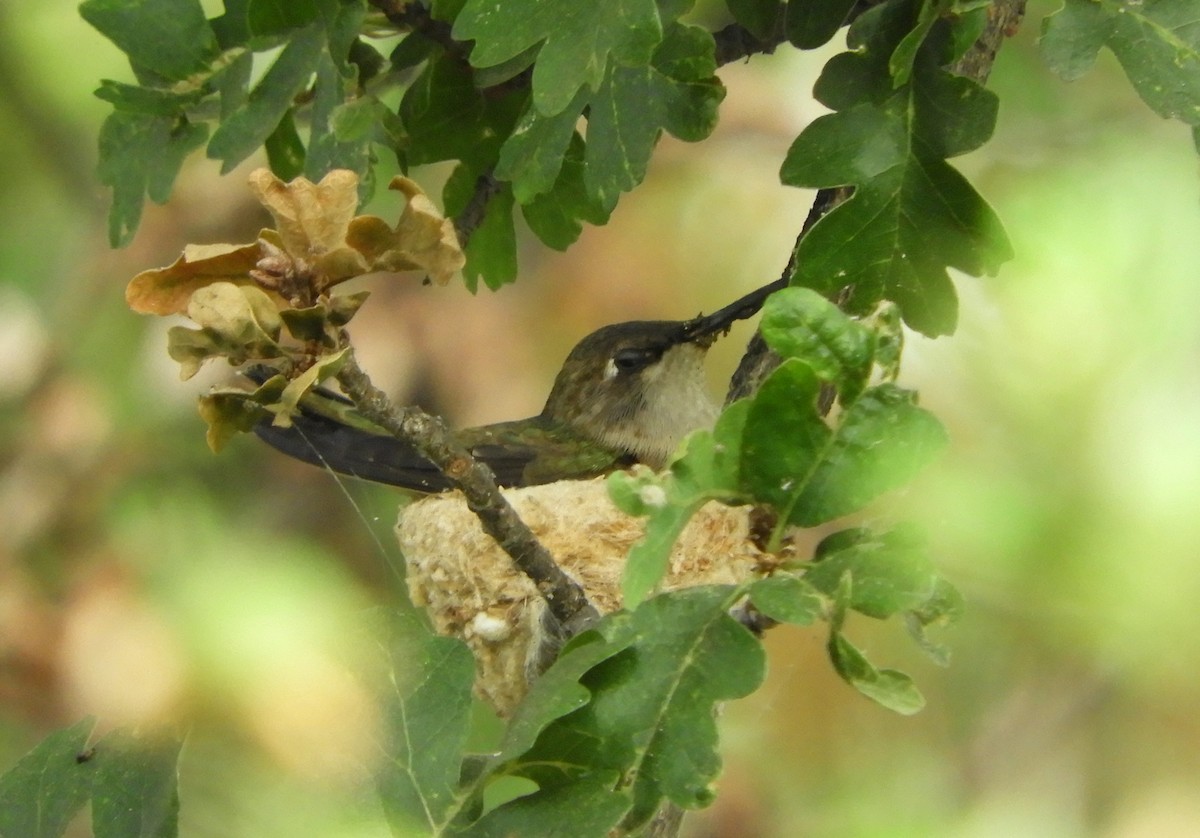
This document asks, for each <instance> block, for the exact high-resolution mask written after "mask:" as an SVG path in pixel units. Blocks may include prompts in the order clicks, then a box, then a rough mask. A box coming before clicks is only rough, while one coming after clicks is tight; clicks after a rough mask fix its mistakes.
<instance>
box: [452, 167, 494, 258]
mask: <svg viewBox="0 0 1200 838" xmlns="http://www.w3.org/2000/svg"><path fill="white" fill-rule="evenodd" d="M501 188H502V187H501V184H500V181H498V180H496V176H495V175H494V174H493V173H492V170H491V169H489V170H488V171H486V172H484V173H483V174H481V175H480V176H479V177H477V178H475V190H474V191H473V192H472V193H471V197H470V199H469V200H468V201H467V205H466V207H464V208H463V211H462V212H460V213H459V214H458V215H457V216H455V218H454V231H455V232H456V233H458V244H459V247H461V248H462V249H463V250H466V249H467V243H468V242H470V241H471V236H472V235H473V234H474V232H475V231H476V230H477V229H479V225H480V224H482V223H483V218H484V215H485V214H486V213H487V206H488V203H489V202H490V201H491V200H492V196H493V195H495V194H496V193H497V192H499V191H500V190H501Z"/></svg>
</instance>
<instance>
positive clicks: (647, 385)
mask: <svg viewBox="0 0 1200 838" xmlns="http://www.w3.org/2000/svg"><path fill="white" fill-rule="evenodd" d="M711 343H712V336H711V335H699V334H695V333H694V330H693V332H689V331H688V330H687V329H686V328H685V324H684V323H683V322H680V321H672V320H651V321H635V322H632V323H617V324H614V325H612V326H605V327H604V328H602V329H599V330H597V331H595V332H592V333H591V334H590V335H588V336H587V337H585V338H584V339H583V340H581V341H580V342H579V343H578V344H577V345H576V346H575V348H574V349H572V350H571V354H570V355H568V356H567V360H566V362H565V363H564V364H563V367H562V371H561V372H559V374H558V378H556V379H555V381H554V387H553V389H552V390H551V391H550V398H549V399H548V400H547V401H546V407H545V408H544V409H543V411H542V415H543V416H545V417H547V418H550V419H553V420H555V421H560V422H565V423H567V424H569V425H571V426H573V427H574V428H575V429H576V430H578V431H580V432H581V433H583V434H585V435H586V436H588V437H589V438H591V439H594V440H596V441H598V442H600V443H601V444H603V445H605V446H607V447H610V448H614V449H616V450H620V451H626V452H628V453H630V454H633V455H634V456H635V457H637V459H638V461H639V462H643V463H646V464H647V465H650V466H652V467H654V468H662V467H663V466H665V465H666V464H667V461H668V459H669V458H670V456H671V454H672V453H673V452H674V451H675V448H676V447H677V446H678V445H679V442H680V440H682V439H683V437H684V436H685V435H686V434H687V433H688V432H689V431H693V430H695V429H696V428H701V427H710V426H711V425H712V423H713V421H715V419H716V415H717V408H716V406H715V405H714V404H713V403H712V401H711V400H710V399H709V396H708V392H707V389H706V387H705V380H704V355H705V352H706V351H707V349H708V346H709V345H710V344H711Z"/></svg>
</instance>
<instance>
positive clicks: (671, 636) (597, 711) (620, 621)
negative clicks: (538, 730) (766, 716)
mask: <svg viewBox="0 0 1200 838" xmlns="http://www.w3.org/2000/svg"><path fill="white" fill-rule="evenodd" d="M735 597H736V589H734V588H732V587H727V586H709V587H698V588H690V589H687V590H682V591H675V592H672V593H669V594H663V595H661V596H657V597H655V598H653V599H650V600H647V601H646V602H645V603H643V604H642V606H641V607H640V608H638V609H637V610H636V611H635V612H633V613H632V614H630V613H628V612H619V613H617V614H614V615H610V616H608V617H606V618H605V619H604V620H603V621H601V623H600V625H599V626H598V627H597V630H598V631H599V632H600V633H601V634H602V635H604V636H605V637H606V638H608V639H609V641H610V642H616V643H625V642H629V641H632V643H633V645H632V646H631V648H628V649H626V650H625V651H624V652H621V653H620V654H617V655H615V656H613V657H611V658H608V659H607V660H605V661H603V662H602V663H600V664H599V665H598V666H596V667H594V668H593V669H592V670H591V671H590V672H589V673H588V674H587V675H586V676H585V677H584V679H583V683H584V686H586V687H587V688H588V689H589V690H591V692H592V700H591V701H590V702H589V703H588V704H586V705H584V706H583V707H581V708H580V709H579V710H577V711H575V712H574V713H571V714H570V715H568V716H565V717H563V718H562V719H560V720H558V721H556V722H555V723H554V724H552V725H550V726H549V727H548V728H547V729H546V731H545V733H543V735H542V736H541V737H540V738H539V739H538V743H537V745H536V746H535V747H534V748H533V749H531V750H530V751H529V752H528V753H527V754H526V755H525V756H524V757H523V758H522V760H520V761H519V762H518V763H516V764H514V765H513V766H512V769H511V770H512V771H514V772H515V773H520V774H522V775H523V776H528V777H530V778H531V779H533V780H534V781H535V782H537V783H538V785H539V786H540V788H541V790H540V791H539V792H538V793H537V794H538V795H540V794H547V793H552V792H553V790H555V789H560V788H564V787H568V788H569V787H570V786H572V785H574V784H577V783H579V782H580V781H582V782H584V783H587V782H589V780H590V779H592V778H598V777H604V776H605V775H604V774H603V773H601V772H607V771H613V772H616V774H617V775H618V776H619V777H621V778H622V782H623V784H624V785H625V787H626V788H627V789H628V790H629V791H630V792H631V793H632V796H633V801H634V808H633V810H632V812H631V813H630V815H629V816H627V817H626V819H625V822H624V823H623V828H625V829H630V830H632V829H634V828H636V827H637V826H638V825H640V824H641V823H644V822H645V820H646V819H648V818H649V817H650V816H651V815H652V814H653V812H654V810H655V808H656V807H657V805H658V803H659V801H660V800H661V799H662V798H663V797H664V796H666V797H668V798H669V799H671V800H672V801H674V802H675V803H677V804H678V805H680V806H682V807H684V808H688V809H691V808H698V807H701V806H705V805H707V804H708V803H710V802H711V800H712V797H713V792H712V786H711V784H712V781H713V780H714V778H715V777H716V776H717V774H718V772H719V770H720V757H719V755H718V752H717V728H716V720H715V707H716V704H717V703H718V702H721V701H726V700H729V699H733V698H740V697H741V696H744V695H748V694H749V693H750V692H751V691H753V690H754V689H755V688H756V687H757V686H758V685H759V684H760V683H761V681H762V678H763V673H764V667H765V660H764V654H763V650H762V646H761V645H760V644H759V642H758V641H757V640H756V639H755V638H754V637H753V635H751V634H750V632H748V631H747V630H746V629H745V628H744V627H743V626H741V625H740V624H739V623H738V622H737V621H736V620H734V619H732V618H731V617H730V616H729V615H728V614H727V613H726V610H727V609H728V608H729V606H730V605H732V601H733V600H734V598H735ZM563 834H566V833H563ZM571 834H574V833H571Z"/></svg>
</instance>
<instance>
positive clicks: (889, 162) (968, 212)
mask: <svg viewBox="0 0 1200 838" xmlns="http://www.w3.org/2000/svg"><path fill="white" fill-rule="evenodd" d="M910 7H911V4H903V3H900V4H897V3H888V4H885V5H883V6H880V7H876V8H875V9H872V10H871V11H870V12H867V13H865V14H864V15H863V16H862V17H860V18H859V19H858V20H857V21H856V22H855V25H854V27H852V28H851V33H850V41H851V42H852V44H851V45H852V46H856V48H857V51H856V52H851V53H843V54H842V55H840V56H837V57H835V58H834V59H832V60H831V61H830V62H829V63H828V64H827V65H826V68H825V71H824V72H823V73H822V76H821V79H820V80H818V83H817V88H816V91H815V92H816V94H817V95H818V97H819V98H820V99H821V101H823V102H824V103H826V104H828V105H830V106H831V107H833V108H835V109H837V111H838V112H837V113H833V114H828V115H826V116H823V117H820V118H818V119H816V120H814V121H813V122H812V124H810V125H809V126H808V128H806V129H805V130H804V132H803V133H801V135H800V136H799V137H797V138H796V141H795V142H794V143H793V144H792V147H791V149H790V150H789V151H788V155H787V158H786V159H785V161H784V163H783V167H782V169H781V172H780V177H781V178H782V180H783V181H784V183H788V184H791V185H793V186H804V187H810V188H826V187H836V186H844V185H848V184H850V185H854V186H855V191H854V195H853V197H852V198H851V199H850V200H848V201H846V202H845V203H843V204H841V205H840V206H838V207H837V208H836V209H834V210H833V211H832V212H830V213H829V214H828V215H826V216H825V217H824V218H822V219H821V220H820V221H819V222H818V223H817V224H816V225H815V226H813V228H812V229H811V230H810V231H809V232H808V234H807V235H806V236H805V237H804V238H803V239H802V240H801V242H800V247H799V249H798V251H797V267H796V272H795V276H794V277H793V283H794V284H797V285H804V286H807V287H810V288H813V289H815V290H817V291H819V292H821V293H822V294H824V295H825V296H832V295H833V294H835V293H837V292H838V291H839V290H841V289H843V288H847V287H848V288H850V289H851V292H850V297H849V300H848V301H847V307H848V310H850V311H851V312H853V313H860V314H861V313H866V312H868V311H870V310H872V309H873V308H874V307H875V305H876V304H877V303H878V302H879V301H880V300H882V299H890V300H894V301H895V302H896V303H897V304H899V306H900V308H901V312H902V315H903V317H904V321H905V322H906V323H907V324H908V325H909V326H911V327H912V328H914V329H916V330H918V331H920V332H923V333H924V334H927V335H931V336H932V335H939V334H947V333H949V332H951V331H953V329H954V326H955V322H956V320H957V310H958V303H957V298H956V296H955V293H954V286H953V285H952V284H951V282H950V277H949V275H948V274H947V271H946V269H947V267H953V268H957V269H959V270H962V271H965V272H967V273H970V274H975V275H978V274H982V273H988V274H994V273H995V272H996V271H998V270H999V267H1000V265H1001V263H1003V262H1004V261H1005V260H1007V259H1009V258H1011V255H1012V250H1011V246H1010V245H1009V243H1008V239H1007V237H1006V236H1005V235H1004V232H1003V229H1002V227H1001V225H1000V222H999V220H998V219H997V218H996V216H995V213H994V212H993V211H992V209H991V208H990V207H989V206H988V205H987V204H986V203H985V202H984V201H983V199H982V198H981V197H980V196H979V195H978V194H977V193H976V192H975V191H974V189H972V188H971V186H970V184H969V183H968V182H967V181H966V180H965V179H964V178H963V177H962V176H961V175H960V174H959V173H958V172H956V171H955V170H954V169H953V168H951V167H950V166H949V165H948V164H947V163H946V162H945V158H947V157H953V156H956V155H960V154H964V153H966V152H967V151H970V150H972V149H974V148H977V147H978V146H979V145H980V144H981V143H983V142H984V141H985V140H986V139H987V138H988V137H989V136H990V135H991V132H992V129H993V127H994V125H995V118H996V109H997V98H996V96H995V95H994V94H992V93H990V92H989V91H987V90H985V89H984V88H982V87H980V86H979V85H977V84H975V83H974V82H972V81H970V80H969V79H966V78H963V77H960V76H953V75H951V74H949V73H946V72H944V71H943V70H941V69H939V68H938V67H937V66H936V63H935V62H936V60H937V57H938V56H939V55H940V54H941V53H942V52H943V51H944V48H945V47H946V45H947V43H948V40H947V39H948V38H949V28H948V27H947V26H935V27H934V29H933V32H932V33H931V35H930V37H928V38H926V39H925V40H924V42H923V43H922V44H921V46H920V47H919V49H918V50H917V54H916V56H915V58H914V59H913V64H912V74H911V78H910V79H909V81H908V83H907V84H904V85H902V86H901V87H899V88H898V89H897V88H895V86H894V83H893V79H892V75H891V69H890V64H889V62H890V60H891V58H892V56H893V55H894V54H895V50H896V48H897V44H898V43H899V41H900V40H902V39H903V38H904V37H905V36H906V35H907V34H908V33H909V32H910V31H911V30H912V23H911V22H910V19H909V17H908V15H909V12H910V11H911V8H910ZM904 66H907V64H904Z"/></svg>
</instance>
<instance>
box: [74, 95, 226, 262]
mask: <svg viewBox="0 0 1200 838" xmlns="http://www.w3.org/2000/svg"><path fill="white" fill-rule="evenodd" d="M207 137H208V128H207V126H204V125H194V124H192V123H190V122H187V121H186V120H182V119H178V118H175V117H169V116H155V115H152V114H145V113H132V112H129V111H117V112H115V113H113V114H111V115H110V116H109V117H108V118H107V119H106V120H104V125H103V126H101V128H100V163H99V166H98V174H99V177H100V181H101V182H102V183H104V184H105V185H107V186H110V187H112V190H113V199H112V208H111V209H110V210H109V213H108V240H109V243H110V244H111V245H112V246H113V247H124V246H125V245H127V244H129V242H130V241H132V239H133V234H134V233H135V232H136V231H137V227H138V222H139V221H140V220H141V217H142V202H143V200H144V199H145V196H146V195H149V197H150V199H151V200H152V201H154V202H156V203H159V204H161V203H164V202H165V201H166V200H167V198H168V197H170V194H171V186H172V184H174V183H175V176H176V175H178V174H179V169H180V167H182V165H183V159H184V158H185V157H186V156H187V155H188V154H189V153H190V152H191V151H192V150H193V149H196V148H199V147H200V146H202V145H204V141H205V139H207Z"/></svg>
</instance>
